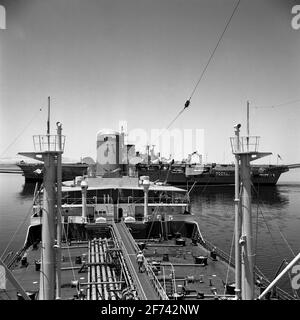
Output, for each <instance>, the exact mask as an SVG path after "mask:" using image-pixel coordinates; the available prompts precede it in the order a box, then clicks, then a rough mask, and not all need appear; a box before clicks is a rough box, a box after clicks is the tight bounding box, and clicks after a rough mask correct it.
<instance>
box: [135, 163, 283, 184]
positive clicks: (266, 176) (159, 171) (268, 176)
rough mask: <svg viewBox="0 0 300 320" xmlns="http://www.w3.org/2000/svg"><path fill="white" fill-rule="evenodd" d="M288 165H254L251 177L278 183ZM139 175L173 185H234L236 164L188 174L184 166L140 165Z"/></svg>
mask: <svg viewBox="0 0 300 320" xmlns="http://www.w3.org/2000/svg"><path fill="white" fill-rule="evenodd" d="M288 170H289V168H288V167H287V166H253V167H252V169H251V179H252V183H253V184H259V185H276V183H277V181H278V179H279V178H280V176H281V174H282V173H283V172H286V171H288ZM137 172H138V175H139V176H143V175H147V176H149V177H150V180H151V181H160V182H166V183H168V184H171V185H185V186H186V185H192V184H194V183H195V182H196V184H197V185H234V166H232V165H228V166H225V165H222V166H221V165H220V166H215V167H207V168H206V169H205V170H204V172H203V173H201V174H195V175H186V173H185V167H184V166H179V165H177V166H172V167H171V168H166V167H162V166H159V165H150V166H146V165H145V166H138V167H137Z"/></svg>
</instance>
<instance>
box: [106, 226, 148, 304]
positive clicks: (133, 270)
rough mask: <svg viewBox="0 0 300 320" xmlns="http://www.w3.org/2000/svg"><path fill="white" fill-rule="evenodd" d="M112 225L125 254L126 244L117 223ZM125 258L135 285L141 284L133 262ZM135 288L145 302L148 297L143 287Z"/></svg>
mask: <svg viewBox="0 0 300 320" xmlns="http://www.w3.org/2000/svg"><path fill="white" fill-rule="evenodd" d="M111 225H112V228H113V231H114V233H115V236H116V239H117V242H118V244H119V246H120V247H121V249H122V251H123V252H126V248H125V245H124V243H123V241H122V238H121V235H120V233H119V230H118V229H117V227H116V224H115V222H114V221H111ZM124 258H125V261H126V262H127V266H128V268H129V272H130V274H131V277H133V278H134V281H135V283H139V280H138V278H137V275H136V272H135V269H134V267H133V265H132V262H131V260H130V259H128V257H127V256H124ZM135 288H136V291H137V292H138V296H139V297H142V299H143V300H146V295H145V293H144V291H143V289H142V287H141V286H135Z"/></svg>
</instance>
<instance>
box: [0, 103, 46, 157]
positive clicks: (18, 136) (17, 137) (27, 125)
mask: <svg viewBox="0 0 300 320" xmlns="http://www.w3.org/2000/svg"><path fill="white" fill-rule="evenodd" d="M40 111H42V108H39V110H38V112H36V113H35V114H34V115H33V117H32V118H31V119H30V121H29V122H28V123H27V124H26V126H25V127H24V128H23V130H22V131H21V132H20V133H19V134H18V135H17V136H16V137H15V139H14V140H13V141H12V142H11V143H10V144H9V145H8V146H7V147H6V148H5V150H4V151H3V152H2V153H1V155H0V157H3V155H4V154H5V153H6V152H7V150H8V149H9V148H10V147H11V146H12V145H13V144H14V143H15V142H16V141H17V140H18V139H19V138H20V137H21V135H22V134H23V133H24V132H25V130H26V129H27V128H28V127H29V126H30V124H31V123H32V121H33V120H34V119H35V117H36V116H37V114H38V113H39V112H40Z"/></svg>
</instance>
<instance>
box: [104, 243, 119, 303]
mask: <svg viewBox="0 0 300 320" xmlns="http://www.w3.org/2000/svg"><path fill="white" fill-rule="evenodd" d="M102 246H103V258H105V255H106V253H107V248H108V246H107V239H106V238H105V240H104V241H103V242H102ZM106 273H107V278H108V281H109V282H110V284H109V289H110V298H111V299H112V300H116V294H115V291H114V290H115V285H114V284H113V283H112V282H114V281H115V280H116V279H114V278H113V275H112V272H111V268H110V266H108V265H107V266H106Z"/></svg>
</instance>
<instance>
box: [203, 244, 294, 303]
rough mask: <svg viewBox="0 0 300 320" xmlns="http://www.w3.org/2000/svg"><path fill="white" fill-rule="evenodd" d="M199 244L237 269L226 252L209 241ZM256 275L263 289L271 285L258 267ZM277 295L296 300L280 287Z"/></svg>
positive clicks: (255, 271)
mask: <svg viewBox="0 0 300 320" xmlns="http://www.w3.org/2000/svg"><path fill="white" fill-rule="evenodd" d="M199 242H200V243H201V245H202V246H204V247H205V248H206V249H207V250H209V251H211V250H214V251H215V252H216V254H217V256H218V257H220V258H221V259H222V260H223V261H224V262H226V263H227V264H229V265H230V266H231V267H232V268H235V262H234V258H233V257H232V258H230V256H229V255H228V254H227V253H226V252H224V251H223V250H221V249H220V248H217V247H216V246H214V245H213V244H212V243H211V242H209V241H208V240H200V241H199ZM254 274H255V278H256V279H259V281H260V282H261V286H262V287H264V288H266V287H267V286H268V285H269V284H270V283H271V281H270V280H269V279H268V278H267V277H266V276H265V275H264V274H263V272H262V271H261V270H260V269H259V268H258V267H257V266H255V269H254ZM276 295H277V297H278V298H279V299H281V300H296V298H295V297H293V296H292V295H290V294H289V293H288V292H286V291H284V290H282V289H281V288H279V287H276Z"/></svg>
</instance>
